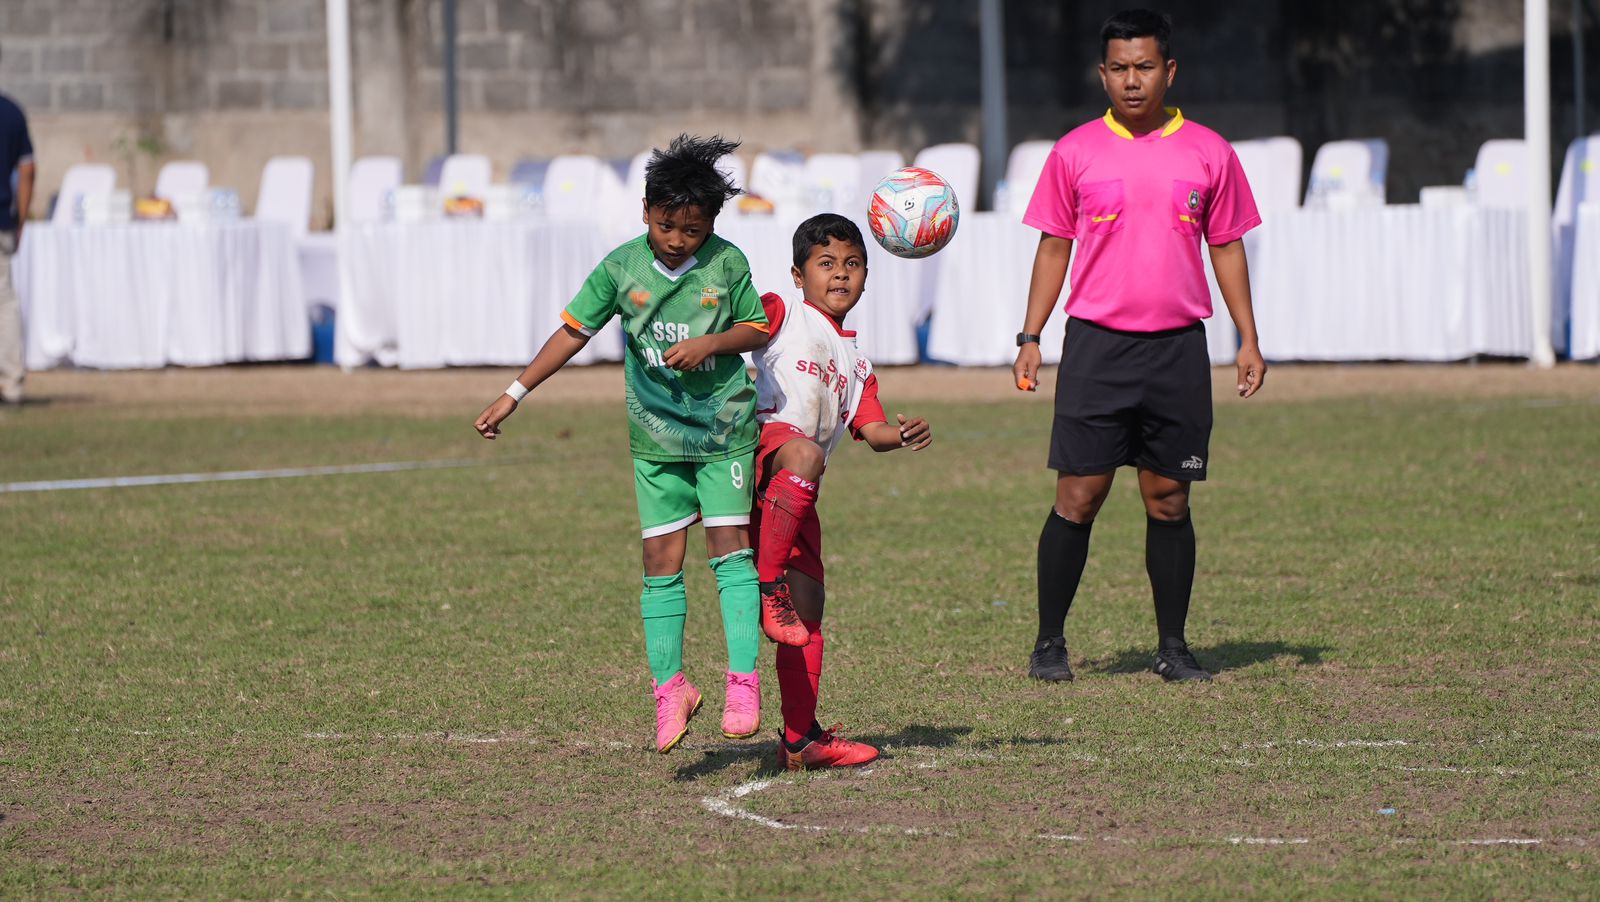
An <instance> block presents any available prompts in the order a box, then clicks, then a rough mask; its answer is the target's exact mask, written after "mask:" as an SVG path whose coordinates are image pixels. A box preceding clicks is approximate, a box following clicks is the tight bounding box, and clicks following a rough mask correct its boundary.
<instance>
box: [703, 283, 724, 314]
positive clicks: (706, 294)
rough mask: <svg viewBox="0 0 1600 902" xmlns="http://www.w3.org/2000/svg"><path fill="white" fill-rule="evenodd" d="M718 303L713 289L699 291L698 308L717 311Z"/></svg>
mask: <svg viewBox="0 0 1600 902" xmlns="http://www.w3.org/2000/svg"><path fill="white" fill-rule="evenodd" d="M719 302H720V301H719V299H718V297H717V290H716V289H715V288H702V289H700V306H702V307H704V308H706V309H707V310H715V309H717V304H718V303H719Z"/></svg>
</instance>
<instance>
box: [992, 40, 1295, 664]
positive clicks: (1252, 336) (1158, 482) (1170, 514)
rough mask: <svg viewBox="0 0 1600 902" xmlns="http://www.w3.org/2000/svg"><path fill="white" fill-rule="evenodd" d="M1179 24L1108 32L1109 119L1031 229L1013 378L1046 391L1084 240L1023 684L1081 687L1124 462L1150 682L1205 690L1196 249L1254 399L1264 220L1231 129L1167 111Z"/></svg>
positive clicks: (1064, 171)
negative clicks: (1193, 487) (1132, 501)
mask: <svg viewBox="0 0 1600 902" xmlns="http://www.w3.org/2000/svg"><path fill="white" fill-rule="evenodd" d="M1171 34H1172V23H1171V21H1170V20H1169V19H1168V18H1167V17H1166V16H1165V15H1162V14H1161V13H1157V12H1152V11H1150V10H1146V9H1136V10H1128V11H1126V12H1121V13H1117V14H1116V15H1114V16H1112V17H1111V18H1110V19H1108V20H1106V23H1105V26H1104V27H1103V28H1101V30H1100V45H1101V62H1100V82H1101V84H1103V85H1104V86H1105V89H1106V94H1107V96H1109V97H1110V98H1111V109H1109V110H1107V111H1106V114H1105V116H1104V117H1103V118H1100V119H1096V120H1094V121H1093V122H1089V123H1086V124H1084V125H1081V126H1079V127H1078V128H1075V129H1073V130H1072V131H1070V132H1068V133H1067V134H1066V136H1065V137H1063V138H1062V139H1061V140H1060V141H1057V142H1056V145H1055V148H1054V149H1052V150H1051V152H1050V157H1049V159H1048V160H1047V161H1046V162H1045V166H1044V172H1043V174H1042V175H1041V176H1040V178H1039V184H1038V187H1037V188H1035V189H1034V192H1033V199H1032V201H1031V202H1030V203H1029V204H1028V212H1027V215H1025V216H1024V217H1023V222H1025V223H1027V224H1028V225H1030V226H1033V227H1034V228H1037V229H1039V231H1040V232H1042V233H1043V234H1041V235H1040V236H1039V249H1038V251H1037V252H1036V254H1035V255H1034V259H1033V278H1032V281H1031V283H1030V284H1029V286H1028V314H1027V319H1026V321H1025V322H1024V323H1023V326H1022V332H1021V333H1020V334H1018V335H1017V346H1018V351H1017V362H1016V365H1015V367H1014V368H1013V374H1014V375H1015V377H1016V380H1017V384H1018V385H1019V386H1022V387H1025V388H1030V389H1031V388H1033V387H1035V386H1036V383H1037V378H1038V371H1039V333H1041V332H1043V331H1044V324H1045V321H1046V320H1047V319H1049V317H1050V311H1051V308H1052V307H1054V306H1055V302H1056V298H1058V297H1060V296H1061V287H1062V282H1063V280H1064V279H1065V277H1066V274H1067V264H1068V261H1069V260H1072V259H1073V257H1072V248H1073V243H1074V242H1076V243H1077V246H1078V255H1077V259H1076V262H1074V263H1073V264H1072V290H1071V293H1070V295H1069V296H1068V298H1067V304H1066V312H1067V316H1068V317H1070V319H1069V320H1068V322H1067V340H1066V345H1065V347H1064V348H1063V350H1062V356H1061V367H1060V370H1059V372H1058V374H1057V376H1056V398H1055V404H1056V411H1055V425H1054V428H1053V429H1052V432H1051V437H1050V467H1051V469H1053V470H1055V471H1056V474H1057V476H1056V501H1055V508H1054V509H1053V510H1052V511H1051V512H1050V516H1049V517H1048V518H1047V519H1046V521H1045V524H1044V531H1043V532H1042V533H1041V534H1040V536H1039V635H1038V639H1037V641H1036V643H1035V645H1034V649H1033V654H1032V656H1031V657H1030V659H1029V662H1028V673H1029V675H1030V676H1033V677H1035V678H1037V679H1041V680H1070V679H1072V668H1071V667H1070V666H1069V665H1068V662H1067V640H1066V638H1065V635H1064V632H1063V631H1064V627H1065V625H1066V618H1067V609H1068V608H1069V607H1071V605H1072V597H1073V595H1075V594H1076V593H1077V590H1078V580H1079V578H1080V577H1081V576H1082V575H1083V565H1084V562H1085V561H1086V560H1087V559H1088V556H1089V533H1090V531H1091V529H1092V528H1093V526H1094V518H1095V515H1096V514H1098V513H1099V511H1100V505H1102V504H1103V503H1105V500H1106V495H1107V494H1109V493H1110V491H1111V481H1112V479H1113V478H1114V477H1115V476H1116V471H1117V468H1118V467H1121V466H1124V465H1131V466H1134V467H1137V468H1138V471H1139V494H1140V495H1141V496H1143V498H1144V508H1145V513H1146V515H1147V521H1146V527H1145V568H1146V570H1147V571H1148V572H1149V574H1150V588H1151V591H1152V594H1153V595H1154V596H1155V608H1156V627H1157V629H1158V631H1159V633H1160V641H1159V644H1158V646H1157V649H1156V655H1155V664H1154V668H1153V669H1154V671H1155V672H1156V673H1158V674H1160V675H1161V676H1162V677H1163V678H1164V679H1166V680H1169V681H1180V680H1209V679H1211V674H1210V673H1208V672H1207V671H1206V670H1205V668H1203V667H1201V666H1200V664H1199V662H1197V661H1196V660H1195V658H1194V655H1193V654H1191V653H1190V651H1189V646H1188V644H1187V642H1186V641H1185V637H1184V622H1185V621H1186V620H1187V619H1188V616H1189V594H1190V589H1191V588H1192V586H1193V585H1194V563H1195V542H1194V522H1193V520H1192V519H1191V518H1190V515H1189V486H1190V484H1191V483H1193V482H1195V481H1197V480H1203V479H1205V478H1206V462H1207V454H1208V444H1209V442H1210V439H1211V361H1210V358H1209V355H1208V354H1207V352H1206V336H1205V330H1204V329H1203V327H1202V326H1201V324H1200V321H1201V320H1202V319H1205V318H1206V317H1209V316H1210V315H1211V312H1212V311H1211V292H1210V290H1209V289H1208V288H1207V286H1206V274H1205V267H1204V265H1203V264H1202V262H1201V260H1200V239H1201V238H1202V237H1203V238H1204V239H1205V242H1206V244H1207V245H1208V246H1209V247H1210V252H1211V264H1212V268H1213V269H1214V270H1215V271H1216V274H1217V284H1218V286H1220V287H1221V289H1222V298H1223V300H1224V301H1225V302H1226V303H1227V305H1228V313H1229V314H1230V315H1232V317H1233V322H1234V325H1235V326H1236V327H1238V330H1239V337H1240V340H1241V345H1240V348H1239V356H1238V365H1239V384H1238V389H1239V394H1240V395H1241V396H1242V397H1246V398H1248V397H1250V396H1251V395H1254V394H1255V393H1256V391H1257V390H1259V389H1260V388H1261V384H1262V381H1263V379H1264V378H1265V377H1266V374H1267V364H1266V361H1265V360H1263V359H1262V357H1261V349H1260V346H1259V344H1258V341H1257V338H1256V323H1255V315H1254V313H1252V312H1251V308H1250V280H1249V274H1248V269H1247V266H1246V263H1245V254H1244V242H1243V240H1242V239H1243V237H1244V234H1245V233H1246V232H1248V231H1249V230H1250V229H1252V228H1255V227H1256V226H1258V225H1260V224H1261V217H1260V216H1259V215H1258V214H1257V213H1256V205H1255V201H1254V199H1253V198H1252V197H1251V196H1250V186H1249V184H1248V183H1247V182H1246V181H1245V176H1244V170H1243V168H1241V167H1240V165H1239V159H1238V157H1236V156H1235V155H1234V153H1233V148H1231V147H1229V146H1228V142H1227V141H1224V140H1223V139H1222V137H1221V136H1219V135H1218V134H1217V133H1216V132H1214V131H1211V130H1210V129H1208V128H1206V127H1204V126H1202V125H1199V124H1198V123H1194V122H1189V121H1187V120H1185V119H1184V118H1183V114H1182V113H1181V112H1179V111H1178V110H1176V109H1172V108H1168V107H1165V106H1163V104H1162V100H1163V98H1164V97H1165V96H1166V93H1167V89H1168V88H1170V87H1172V81H1173V78H1174V77H1175V76H1176V75H1177V74H1178V63H1177V61H1176V60H1174V59H1172V55H1171V52H1170V48H1169V44H1168V42H1169V39H1170V37H1171Z"/></svg>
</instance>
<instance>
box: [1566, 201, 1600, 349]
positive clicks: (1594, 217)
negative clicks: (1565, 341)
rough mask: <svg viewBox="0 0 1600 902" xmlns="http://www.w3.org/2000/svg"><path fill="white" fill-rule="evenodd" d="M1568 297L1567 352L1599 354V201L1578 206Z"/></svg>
mask: <svg viewBox="0 0 1600 902" xmlns="http://www.w3.org/2000/svg"><path fill="white" fill-rule="evenodd" d="M1571 297H1572V307H1571V310H1570V311H1569V312H1570V315H1571V320H1570V324H1571V327H1572V333H1571V335H1572V343H1571V349H1570V351H1569V353H1570V354H1571V356H1572V359H1573V360H1593V359H1595V358H1596V357H1600V204H1584V205H1583V206H1581V207H1579V208H1578V224H1577V234H1576V236H1575V238H1574V254H1573V260H1572V295H1571ZM1556 326H1557V328H1558V329H1559V328H1560V323H1557V324H1556ZM1557 346H1558V347H1559V345H1557Z"/></svg>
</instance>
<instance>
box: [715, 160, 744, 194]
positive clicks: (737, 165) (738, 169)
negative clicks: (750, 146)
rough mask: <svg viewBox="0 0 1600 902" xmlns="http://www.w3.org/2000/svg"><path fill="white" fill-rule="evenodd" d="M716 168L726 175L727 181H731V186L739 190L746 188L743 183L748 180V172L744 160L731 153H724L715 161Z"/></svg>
mask: <svg viewBox="0 0 1600 902" xmlns="http://www.w3.org/2000/svg"><path fill="white" fill-rule="evenodd" d="M717 170H718V171H720V172H722V173H723V174H724V175H726V176H727V177H728V181H730V182H733V187H735V188H738V189H739V190H740V191H744V190H747V189H746V188H745V185H746V184H748V182H749V173H748V172H747V171H746V170H745V168H744V160H742V159H740V158H739V157H738V156H736V155H734V154H731V153H730V154H724V155H723V157H722V159H720V160H718V161H717Z"/></svg>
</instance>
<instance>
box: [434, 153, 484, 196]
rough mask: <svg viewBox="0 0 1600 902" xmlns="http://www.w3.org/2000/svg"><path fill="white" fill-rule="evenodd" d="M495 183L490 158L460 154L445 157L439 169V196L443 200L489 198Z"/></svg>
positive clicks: (481, 155)
mask: <svg viewBox="0 0 1600 902" xmlns="http://www.w3.org/2000/svg"><path fill="white" fill-rule="evenodd" d="M493 181H494V177H493V174H492V170H491V169H490V166H489V158H488V157H486V156H484V155H483V154H478V153H458V154H451V155H450V156H448V157H445V160H444V165H443V166H442V167H440V169H439V196H440V199H441V200H449V199H450V198H452V197H475V198H477V199H479V200H482V199H484V198H485V197H488V196H489V185H490V184H491V183H492V182H493Z"/></svg>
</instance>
